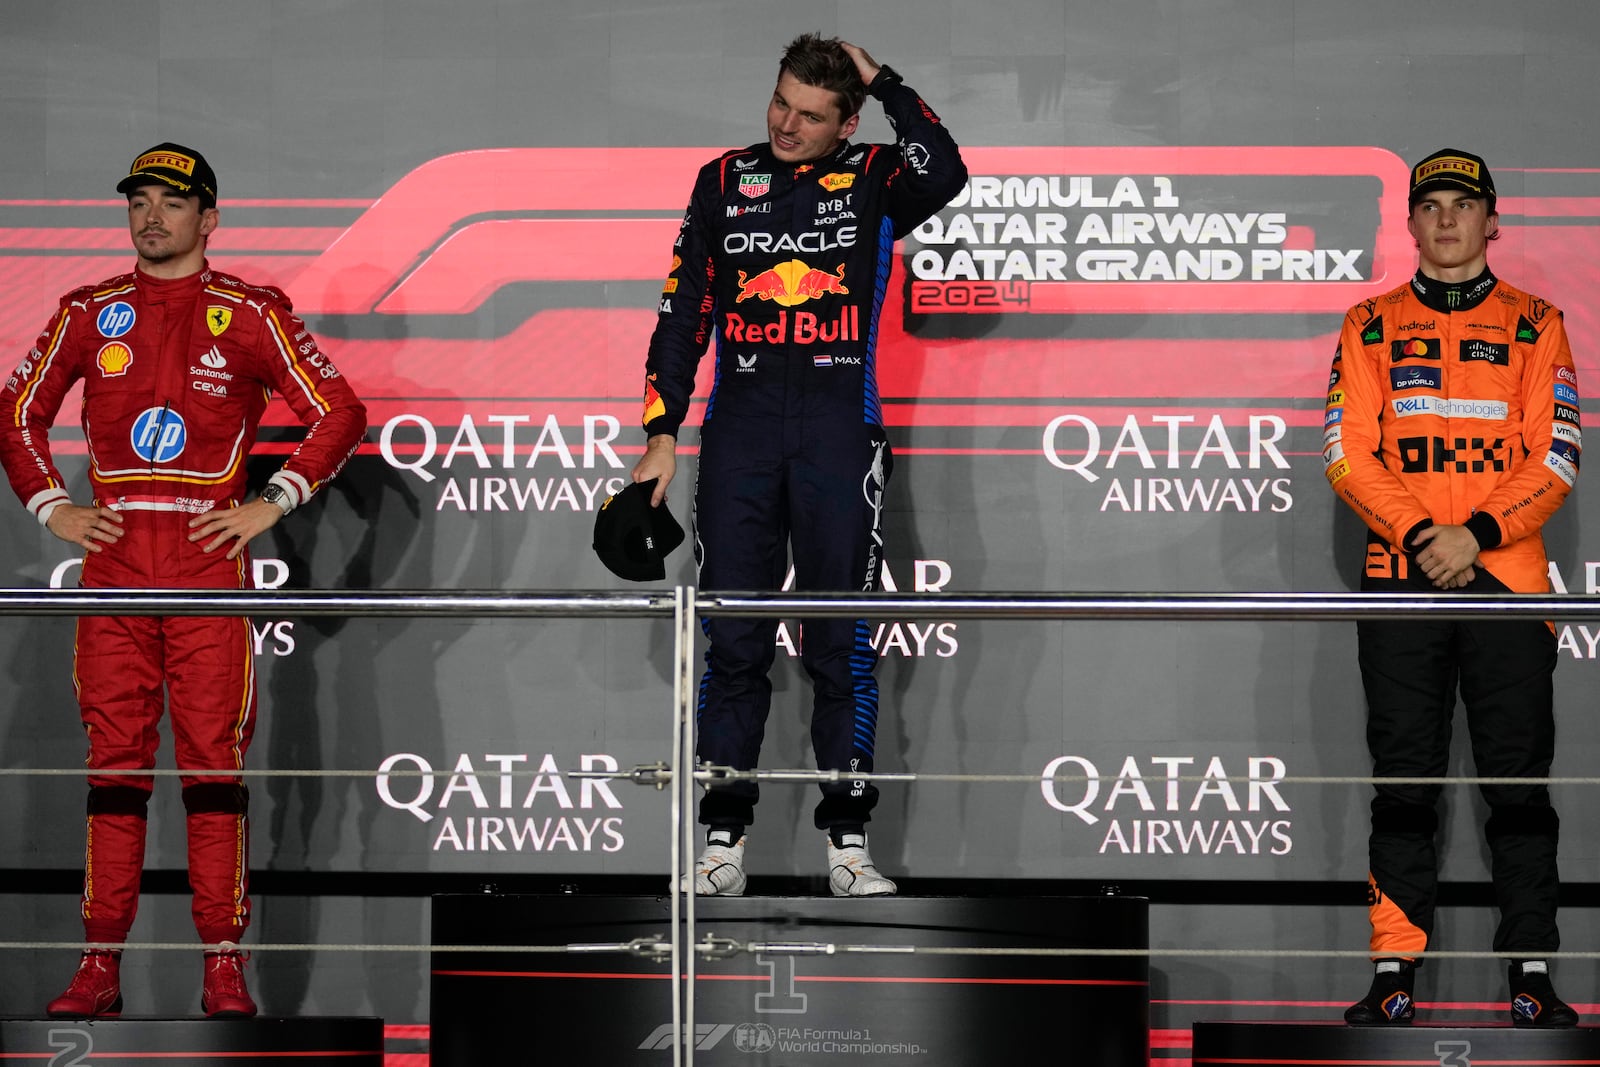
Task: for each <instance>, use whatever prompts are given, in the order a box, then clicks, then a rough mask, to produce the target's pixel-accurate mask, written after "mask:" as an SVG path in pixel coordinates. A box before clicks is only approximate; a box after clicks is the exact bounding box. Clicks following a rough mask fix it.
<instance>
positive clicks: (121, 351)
mask: <svg viewBox="0 0 1600 1067" xmlns="http://www.w3.org/2000/svg"><path fill="white" fill-rule="evenodd" d="M94 361H95V364H96V365H97V366H99V368H100V373H101V374H102V375H103V376H105V377H107V378H120V377H122V376H123V375H124V374H126V373H128V368H129V367H130V366H132V365H133V350H132V349H131V348H129V347H128V346H127V345H125V344H123V343H122V342H120V341H112V342H111V343H110V344H108V345H106V346H104V347H103V348H101V349H100V352H99V354H98V355H96V356H95V359H94Z"/></svg>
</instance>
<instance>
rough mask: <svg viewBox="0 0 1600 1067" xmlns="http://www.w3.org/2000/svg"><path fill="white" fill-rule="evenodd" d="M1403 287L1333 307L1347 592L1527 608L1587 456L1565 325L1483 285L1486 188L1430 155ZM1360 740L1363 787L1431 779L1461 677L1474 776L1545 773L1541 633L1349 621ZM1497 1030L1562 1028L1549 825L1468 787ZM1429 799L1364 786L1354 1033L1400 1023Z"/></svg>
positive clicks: (1551, 648)
mask: <svg viewBox="0 0 1600 1067" xmlns="http://www.w3.org/2000/svg"><path fill="white" fill-rule="evenodd" d="M1410 205H1411V212H1410V218H1409V223H1408V224H1409V227H1410V230H1411V233H1412V236H1414V237H1415V238H1416V239H1417V246H1418V249H1419V253H1420V257H1419V258H1420V265H1419V268H1418V271H1417V273H1416V276H1415V277H1413V278H1412V279H1411V280H1410V281H1409V282H1407V283H1406V284H1405V285H1402V286H1400V287H1398V288H1396V289H1393V290H1391V291H1390V292H1387V293H1384V294H1383V295H1381V296H1378V297H1375V298H1373V299H1371V300H1367V301H1365V302H1363V303H1361V304H1358V305H1357V306H1355V307H1354V308H1351V309H1350V312H1349V313H1348V314H1347V315H1346V316H1345V320H1344V328H1343V333H1342V334H1341V337H1340V341H1339V349H1338V351H1337V353H1336V354H1335V356H1334V360H1333V373H1332V375H1331V376H1330V378H1329V382H1328V400H1327V408H1326V417H1325V420H1324V427H1325V430H1324V450H1323V457H1324V462H1325V465H1326V471H1327V477H1328V481H1329V483H1330V484H1331V485H1332V487H1333V491H1334V492H1335V493H1336V494H1337V495H1338V496H1339V498H1340V499H1341V500H1343V501H1344V502H1345V503H1346V504H1348V505H1349V506H1350V507H1351V508H1352V509H1353V510H1354V511H1355V513H1356V514H1357V515H1359V516H1360V517H1361V519H1362V520H1363V521H1364V522H1365V523H1366V525H1367V527H1368V529H1369V532H1368V535H1367V551H1366V565H1365V568H1364V572H1363V575H1362V580H1361V588H1362V589H1363V590H1369V591H1384V592H1430V591H1432V592H1437V591H1439V590H1456V589H1460V590H1465V591H1468V592H1496V593H1505V592H1508V591H1509V592H1519V593H1544V592H1547V591H1548V590H1549V578H1548V571H1547V564H1546V560H1545V551H1544V542H1543V539H1542V537H1541V536H1540V528H1541V527H1542V526H1543V525H1544V523H1545V521H1546V520H1548V519H1549V518H1550V516H1551V515H1553V514H1554V513H1555V511H1556V509H1557V508H1559V507H1560V506H1561V503H1562V501H1564V500H1565V499H1566V497H1567V494H1568V493H1569V492H1570V491H1571V489H1572V486H1573V483H1574V482H1575V481H1576V480H1577V477H1578V466H1579V459H1580V455H1581V451H1582V443H1583V441H1582V435H1581V433H1580V430H1579V413H1578V412H1579V409H1578V381H1577V375H1576V374H1575V373H1574V371H1573V363H1572V354H1571V352H1570V351H1569V350H1568V347H1567V336H1566V332H1565V330H1564V329H1563V327H1562V318H1561V312H1560V311H1559V310H1557V309H1556V308H1553V307H1551V306H1550V305H1549V304H1548V303H1546V302H1545V301H1543V300H1540V299H1539V298H1538V297H1536V296H1532V295H1530V294H1528V293H1525V292H1523V291H1521V290H1520V289H1516V288H1513V287H1512V286H1510V285H1508V284H1506V283H1505V282H1504V281H1501V280H1500V279H1498V278H1496V277H1495V276H1494V275H1493V274H1492V273H1491V272H1490V271H1489V267H1488V262H1487V247H1488V241H1489V240H1491V239H1492V238H1493V237H1494V236H1495V235H1496V232H1497V227H1498V222H1499V219H1498V216H1497V214H1496V213H1495V192H1494V183H1493V180H1492V178H1491V177H1490V175H1489V169H1488V167H1487V166H1486V165H1485V164H1484V162H1483V160H1482V159H1479V158H1478V157H1477V156H1474V155H1472V154H1471V153H1467V152H1460V151H1456V150H1453V149H1446V150H1444V151H1441V152H1437V153H1434V154H1433V155H1431V156H1429V157H1428V158H1427V159H1425V160H1423V161H1422V162H1421V163H1419V164H1418V165H1417V167H1416V168H1415V169H1414V170H1413V172H1412V185H1411V194H1410ZM1357 639H1358V655H1359V659H1360V665H1361V677H1362V682H1363V685H1364V687H1365V690H1366V696H1367V744H1368V747H1369V748H1370V750H1371V752H1372V758H1373V765H1374V770H1373V774H1374V776H1375V777H1378V778H1385V777H1418V778H1427V777H1438V776H1443V775H1444V774H1445V773H1446V771H1447V762H1448V757H1449V749H1450V728H1451V722H1450V720H1451V717H1452V714H1453V712H1454V709H1455V701H1456V690H1457V684H1458V682H1459V687H1460V693H1461V698H1462V701H1463V702H1464V704H1465V705H1466V711H1467V725H1468V728H1469V730H1470V731H1471V736H1472V754H1473V761H1474V763H1475V765H1476V767H1477V772H1478V774H1480V775H1483V776H1485V777H1494V778H1524V777H1526V778H1543V777H1547V776H1548V775H1549V773H1550V765H1551V761H1552V759H1553V757H1554V751H1555V722H1554V713H1553V693H1552V686H1551V676H1552V673H1553V671H1554V669H1555V662H1556V644H1555V636H1554V632H1553V630H1552V629H1551V627H1550V626H1549V625H1548V624H1547V623H1544V622H1539V621H1532V620H1510V621H1498V620H1497V621H1432V620H1420V621H1418V620H1374V621H1364V622H1360V623H1358V624H1357ZM1482 790H1483V796H1484V799H1485V800H1486V801H1487V802H1488V804H1489V809H1490V817H1489V821H1488V823H1487V825H1486V826H1485V830H1484V832H1485V836H1486V837H1487V839H1488V844H1489V852H1490V856H1491V867H1492V874H1493V879H1494V887H1495V895H1496V898H1497V901H1498V904H1499V908H1500V924H1499V928H1498V929H1497V930H1496V932H1495V937H1494V949H1495V951H1496V952H1497V953H1501V954H1503V955H1506V956H1509V957H1511V959H1512V961H1513V962H1512V964H1511V969H1510V986H1511V999H1510V1007H1511V1017H1512V1021H1513V1022H1514V1023H1515V1024H1517V1025H1520V1026H1541V1027H1551V1026H1572V1025H1574V1024H1575V1022H1576V1020H1577V1014H1576V1013H1575V1012H1574V1011H1573V1010H1572V1009H1571V1008H1570V1007H1568V1006H1567V1005H1566V1004H1564V1003H1562V1002H1561V1000H1560V998H1558V997H1556V995H1555V993H1554V992H1553V991H1552V990H1551V988H1550V979H1549V974H1548V970H1547V967H1546V960H1545V957H1546V956H1547V955H1548V954H1549V953H1551V952H1553V951H1555V950H1556V949H1557V948H1558V947H1559V945H1560V938H1559V935H1558V933H1557V930H1556V921H1555V915H1556V890H1557V873H1556V839H1557V833H1558V828H1559V823H1558V820H1557V818H1556V813H1555V809H1554V808H1553V807H1551V804H1550V794H1549V790H1548V788H1547V787H1546V786H1545V785H1543V784H1530V785H1495V786H1490V785H1485V786H1483V787H1482ZM1439 792H1440V787H1438V786H1434V785H1393V786H1391V785H1380V786H1379V787H1378V788H1377V795H1376V797H1375V798H1374V799H1373V801H1372V834H1371V838H1370V840H1369V858H1370V864H1371V866H1370V874H1369V879H1370V881H1369V887H1370V888H1369V894H1370V899H1369V903H1370V914H1371V919H1372V945H1371V950H1372V956H1373V959H1374V960H1375V961H1376V965H1377V973H1376V975H1375V977H1374V980H1373V985H1372V989H1371V991H1370V992H1369V993H1368V994H1367V996H1366V997H1365V998H1363V999H1362V1000H1361V1001H1360V1002H1358V1003H1357V1004H1355V1005H1353V1006H1352V1007H1351V1008H1350V1009H1349V1011H1347V1012H1346V1013H1345V1018H1346V1020H1348V1021H1349V1022H1351V1023H1355V1024H1359V1025H1388V1024H1395V1023H1409V1022H1410V1021H1411V1019H1412V1017H1413V1015H1414V1008H1413V1005H1412V978H1413V975H1412V972H1413V969H1414V967H1415V965H1416V961H1417V956H1416V953H1418V952H1421V951H1422V950H1424V949H1427V948H1429V947H1430V941H1431V938H1432V934H1433V914H1434V902H1435V897H1436V893H1437V886H1438V856H1437V852H1436V847H1435V840H1434V839H1435V835H1436V831H1437V829H1438V817H1437V814H1436V810H1435V807H1436V803H1437V801H1438V798H1439Z"/></svg>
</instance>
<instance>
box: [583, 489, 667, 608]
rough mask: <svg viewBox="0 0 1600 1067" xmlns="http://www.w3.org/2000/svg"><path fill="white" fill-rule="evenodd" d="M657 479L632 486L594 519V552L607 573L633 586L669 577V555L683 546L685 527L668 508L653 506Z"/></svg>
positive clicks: (602, 506)
mask: <svg viewBox="0 0 1600 1067" xmlns="http://www.w3.org/2000/svg"><path fill="white" fill-rule="evenodd" d="M655 488H656V479H654V478H652V479H650V480H649V481H647V482H630V483H629V484H628V485H626V486H624V487H623V488H622V490H621V491H620V492H618V493H616V494H614V495H612V496H610V497H607V498H606V502H605V503H604V504H602V505H601V506H600V510H599V511H598V512H596V513H595V516H594V551H595V555H597V556H599V557H600V562H601V563H604V564H605V565H606V569H607V570H609V571H610V572H611V573H612V574H615V575H616V576H617V577H618V578H626V579H627V580H628V581H630V582H658V581H660V580H662V579H663V578H665V577H666V576H667V567H666V563H665V562H664V561H665V559H666V557H667V554H668V553H669V552H671V551H672V550H673V549H675V548H677V547H678V546H679V545H681V544H682V543H683V527H682V526H679V525H678V520H677V519H675V518H673V516H672V512H670V511H668V510H667V507H666V505H665V504H663V505H662V506H660V507H658V508H653V507H651V506H650V495H651V494H652V493H653V492H655Z"/></svg>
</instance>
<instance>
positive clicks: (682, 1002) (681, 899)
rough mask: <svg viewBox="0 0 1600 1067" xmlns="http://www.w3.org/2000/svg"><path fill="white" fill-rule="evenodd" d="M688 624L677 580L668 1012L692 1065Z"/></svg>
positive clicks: (681, 1066)
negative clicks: (670, 942)
mask: <svg viewBox="0 0 1600 1067" xmlns="http://www.w3.org/2000/svg"><path fill="white" fill-rule="evenodd" d="M694 627H695V591H694V587H693V586H682V585H680V586H678V587H677V589H676V590H675V591H674V597H673V609H672V634H673V657H672V673H673V684H672V890H671V892H672V1014H673V1025H674V1026H675V1027H676V1028H677V1038H676V1040H675V1041H674V1042H673V1046H672V1062H673V1065H674V1067H693V1065H694V1045H695V1029H694V971H695V966H694V965H695V956H694V940H695V939H694V879H693V878H692V877H691V876H690V872H689V867H690V865H691V863H692V862H693V861H692V860H691V859H690V857H691V856H692V855H693V854H694V853H693V849H694V841H693V835H694V825H695V823H694V711H695V687H694ZM680 919H681V921H680ZM686 949H687V951H686ZM680 976H682V977H680Z"/></svg>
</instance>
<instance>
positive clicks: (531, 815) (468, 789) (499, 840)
mask: <svg viewBox="0 0 1600 1067" xmlns="http://www.w3.org/2000/svg"><path fill="white" fill-rule="evenodd" d="M618 766H619V764H618V763H617V760H616V757H615V756H609V755H606V754H604V753H584V754H582V755H579V756H578V758H577V761H576V766H574V762H573V761H572V760H571V759H570V758H568V759H567V760H565V762H563V761H561V760H558V759H557V758H556V756H555V755H554V754H553V753H550V752H546V753H544V754H543V755H538V756H535V755H533V754H531V753H526V752H517V753H493V752H491V753H485V754H483V755H480V756H477V757H473V756H472V755H470V754H468V753H465V752H463V753H461V754H459V755H457V756H456V758H455V760H454V762H453V763H452V764H451V770H450V771H448V772H446V773H444V774H436V773H435V770H434V762H433V761H432V760H430V759H428V758H427V757H426V756H422V755H419V754H417V753H415V752H396V753H394V754H393V755H391V756H388V757H386V758H385V759H384V761H383V762H382V763H381V764H379V765H378V774H377V778H376V780H375V783H374V784H375V786H376V788H377V791H378V799H379V800H382V801H383V802H384V803H385V804H386V805H388V806H389V807H391V808H393V809H394V810H395V811H401V812H405V813H407V814H409V815H410V816H411V817H412V818H414V819H416V820H417V822H419V823H421V824H423V825H424V826H425V827H427V834H428V841H429V848H430V849H431V850H432V851H434V852H555V853H576V852H601V853H613V852H621V851H622V849H623V846H624V844H625V843H626V842H625V840H624V837H623V817H622V816H621V815H620V814H610V813H611V812H621V811H622V801H621V800H620V799H619V798H618V797H617V794H616V793H615V792H614V791H613V790H612V788H611V779H610V778H579V779H577V780H576V781H573V782H568V781H567V779H566V777H565V776H564V774H563V768H570V769H575V770H584V771H615V770H617V768H618ZM441 781H442V782H443V783H444V784H443V785H442V786H441V785H440V784H439V783H440V782H441ZM433 824H436V825H433Z"/></svg>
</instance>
